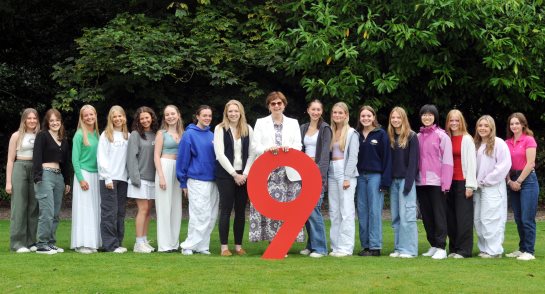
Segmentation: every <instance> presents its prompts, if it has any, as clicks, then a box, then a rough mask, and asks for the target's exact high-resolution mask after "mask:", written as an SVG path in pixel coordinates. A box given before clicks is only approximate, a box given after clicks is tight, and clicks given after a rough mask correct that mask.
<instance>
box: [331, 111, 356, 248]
mask: <svg viewBox="0 0 545 294" xmlns="http://www.w3.org/2000/svg"><path fill="white" fill-rule="evenodd" d="M348 118H349V113H348V106H347V105H346V104H345V103H344V102H337V103H336V104H335V105H333V108H332V109H331V128H332V131H333V139H332V140H331V146H330V148H331V161H330V163H329V172H328V195H329V196H328V197H329V217H330V219H331V228H330V233H329V237H330V239H331V250H332V252H331V254H330V255H331V256H334V257H344V256H349V255H352V253H353V251H354V238H355V235H356V231H355V230H356V228H355V226H354V219H355V210H356V208H355V204H354V192H355V191H356V185H357V177H358V168H357V163H358V153H359V149H360V146H359V145H360V144H359V139H358V132H356V130H354V129H353V128H351V127H350V125H348Z"/></svg>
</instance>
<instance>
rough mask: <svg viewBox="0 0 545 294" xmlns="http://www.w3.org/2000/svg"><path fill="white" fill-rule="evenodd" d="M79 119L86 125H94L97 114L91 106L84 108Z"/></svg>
mask: <svg viewBox="0 0 545 294" xmlns="http://www.w3.org/2000/svg"><path fill="white" fill-rule="evenodd" d="M81 120H82V121H83V123H84V124H85V125H86V126H88V127H94V125H95V123H96V121H97V115H96V113H95V111H94V110H93V109H91V108H87V109H84V110H83V111H82V113H81Z"/></svg>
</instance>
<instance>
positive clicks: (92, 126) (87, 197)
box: [70, 104, 102, 254]
mask: <svg viewBox="0 0 545 294" xmlns="http://www.w3.org/2000/svg"><path fill="white" fill-rule="evenodd" d="M98 138H99V134H98V123H97V113H96V110H95V108H94V107H93V106H91V105H88V104H87V105H84V106H83V107H82V108H81V109H80V111H79V121H78V130H77V131H76V134H75V135H74V138H73V139H72V166H73V167H74V183H78V184H77V185H74V192H73V193H72V196H73V200H72V242H71V245H70V248H72V249H74V250H76V252H79V253H83V254H89V253H94V252H97V249H98V248H100V247H101V246H102V240H101V238H100V194H99V193H100V186H99V182H98V167H97V150H98Z"/></svg>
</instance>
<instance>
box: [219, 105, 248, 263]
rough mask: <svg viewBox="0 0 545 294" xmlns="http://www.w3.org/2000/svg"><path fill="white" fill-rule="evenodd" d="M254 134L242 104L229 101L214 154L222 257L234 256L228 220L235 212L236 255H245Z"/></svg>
mask: <svg viewBox="0 0 545 294" xmlns="http://www.w3.org/2000/svg"><path fill="white" fill-rule="evenodd" d="M252 138H253V130H252V127H251V126H249V125H248V123H247V122H246V115H245V112H244V107H243V106H242V103H240V102H239V101H237V100H229V102H227V104H225V109H224V110H223V121H222V122H221V123H220V124H218V125H217V126H216V129H215V130H214V152H215V154H216V159H217V161H216V183H217V185H218V188H219V195H220V207H221V211H220V219H219V235H220V242H221V256H231V255H233V253H232V252H231V251H230V250H229V245H228V241H229V219H230V218H231V211H233V209H234V210H235V220H234V222H233V233H234V237H235V254H237V255H244V254H246V251H245V250H244V249H243V248H242V236H243V234H244V225H245V223H246V202H248V191H247V190H246V179H247V177H248V173H249V172H250V167H251V166H252V163H253V161H254V159H255V150H254V149H255V148H253V146H252Z"/></svg>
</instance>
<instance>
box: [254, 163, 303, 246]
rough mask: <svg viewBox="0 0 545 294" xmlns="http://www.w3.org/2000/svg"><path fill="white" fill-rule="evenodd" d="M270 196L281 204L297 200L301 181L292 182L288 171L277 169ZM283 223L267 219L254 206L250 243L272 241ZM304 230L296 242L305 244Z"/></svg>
mask: <svg viewBox="0 0 545 294" xmlns="http://www.w3.org/2000/svg"><path fill="white" fill-rule="evenodd" d="M268 190H269V194H270V195H271V196H272V197H273V198H274V199H275V200H276V201H279V202H288V201H291V200H293V199H295V198H296V197H297V196H298V194H299V191H301V181H294V182H292V181H290V180H289V179H288V176H287V175H286V169H285V168H283V167H281V168H277V169H275V170H274V171H273V172H272V173H271V175H270V177H269V181H268ZM282 223H283V222H282V221H277V220H272V219H270V218H267V217H265V216H263V215H261V213H259V211H257V210H256V209H255V208H254V206H253V205H251V206H250V242H259V241H263V240H266V241H271V240H272V239H274V237H275V236H276V232H278V230H279V229H280V227H281V226H282ZM304 240H305V235H304V234H303V229H302V228H301V231H300V232H299V234H297V238H296V240H295V241H296V242H304Z"/></svg>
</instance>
